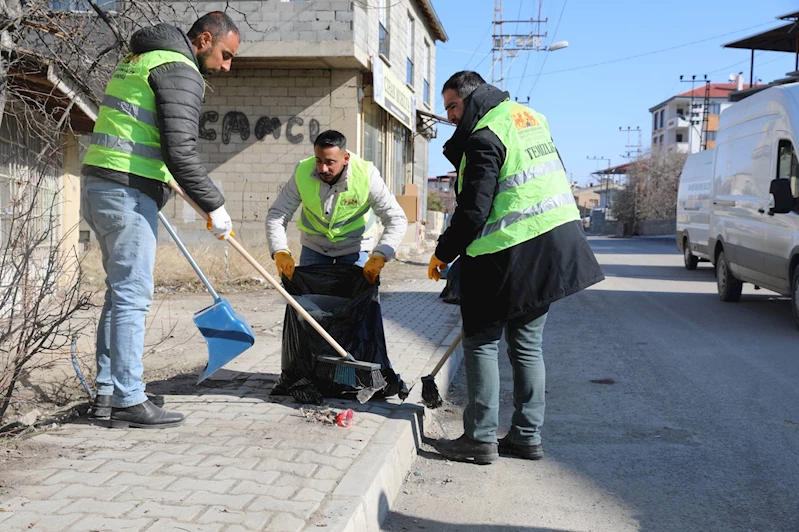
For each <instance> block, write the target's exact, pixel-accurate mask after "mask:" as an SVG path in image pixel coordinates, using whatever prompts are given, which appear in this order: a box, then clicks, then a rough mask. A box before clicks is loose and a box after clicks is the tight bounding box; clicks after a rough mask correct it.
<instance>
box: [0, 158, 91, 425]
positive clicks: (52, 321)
mask: <svg viewBox="0 0 799 532" xmlns="http://www.w3.org/2000/svg"><path fill="white" fill-rule="evenodd" d="M48 166H49V165H44V167H45V168H47V167H48ZM52 181H53V178H52V175H48V172H46V171H45V172H41V173H40V174H39V175H38V176H36V177H35V178H34V179H31V180H29V181H27V182H23V181H20V182H19V183H18V186H17V193H16V195H15V197H14V198H12V201H11V204H10V205H8V206H6V209H7V213H6V215H5V218H6V220H7V226H4V228H3V229H4V230H3V235H2V236H3V238H4V242H3V248H2V252H1V254H0V309H2V310H0V420H2V419H3V418H4V417H5V414H6V411H7V410H8V408H9V406H11V404H12V403H13V401H14V392H15V390H16V386H17V383H18V382H20V380H22V379H25V378H27V376H28V375H29V374H30V372H31V371H32V370H34V369H36V368H37V367H41V366H42V365H44V364H47V363H48V360H49V357H48V355H51V354H56V353H58V352H60V350H62V349H63V348H64V347H65V346H66V345H68V343H69V342H70V340H71V338H72V336H73V335H75V334H77V333H78V332H79V331H80V330H81V329H82V328H83V327H84V326H85V322H82V321H81V320H76V319H75V317H76V314H77V313H79V312H80V311H82V310H84V309H86V308H88V307H89V306H90V297H91V294H90V293H88V292H86V291H85V290H84V289H83V286H82V282H81V270H80V268H79V267H77V264H78V257H77V256H74V255H72V256H64V255H62V246H60V244H61V242H62V241H63V240H64V239H65V238H66V237H67V236H68V231H67V232H66V233H67V234H63V235H59V233H60V232H61V231H60V230H61V228H60V224H59V221H58V212H59V205H58V202H59V196H60V194H59V193H58V191H57V190H55V191H53V189H52ZM72 230H74V228H73V229H72Z"/></svg>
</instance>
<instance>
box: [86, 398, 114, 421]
mask: <svg viewBox="0 0 799 532" xmlns="http://www.w3.org/2000/svg"><path fill="white" fill-rule="evenodd" d="M91 418H92V419H102V420H106V419H110V418H111V396H110V395H95V396H94V401H92V413H91Z"/></svg>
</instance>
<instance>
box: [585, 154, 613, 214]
mask: <svg viewBox="0 0 799 532" xmlns="http://www.w3.org/2000/svg"><path fill="white" fill-rule="evenodd" d="M585 158H586V159H588V160H589V161H607V162H608V167H607V169H608V170H609V169H610V159H608V158H607V157H602V156H598V157H597V156H588V155H586V157H585ZM607 175H608V174H605V209H604V211H603V212H604V214H605V219H606V220H607V217H608V207H609V206H610V178H609V177H607Z"/></svg>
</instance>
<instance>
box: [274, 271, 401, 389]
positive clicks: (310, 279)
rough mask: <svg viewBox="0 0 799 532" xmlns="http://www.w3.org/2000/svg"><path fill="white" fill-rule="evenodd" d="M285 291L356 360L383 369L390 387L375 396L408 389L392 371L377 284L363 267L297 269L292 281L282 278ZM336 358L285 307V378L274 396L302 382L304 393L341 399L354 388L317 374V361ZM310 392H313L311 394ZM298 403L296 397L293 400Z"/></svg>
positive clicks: (317, 335) (282, 365)
mask: <svg viewBox="0 0 799 532" xmlns="http://www.w3.org/2000/svg"><path fill="white" fill-rule="evenodd" d="M282 281H283V286H284V287H285V289H286V291H287V292H288V293H289V294H291V295H292V296H294V297H295V299H297V301H298V302H299V303H300V305H302V307H303V308H304V309H305V310H306V311H308V313H309V314H311V316H313V318H314V319H315V320H316V321H317V322H319V324H320V325H321V326H322V327H323V328H324V329H325V331H327V332H328V334H330V336H332V337H333V338H334V339H335V340H336V341H337V342H338V343H339V344H340V345H341V346H342V347H343V348H344V349H346V350H347V352H349V353H351V354H352V356H353V357H355V359H357V360H363V361H365V362H373V363H376V364H379V365H380V368H381V370H382V373H383V376H384V377H385V378H386V381H387V383H388V385H387V386H386V388H385V389H384V390H383V391H382V392H381V393H379V394H375V396H376V397H387V396H390V395H395V394H400V396H402V395H403V392H404V391H406V390H407V387H405V384H404V383H403V382H402V380H401V379H400V376H399V375H398V374H397V373H395V372H394V370H393V369H391V362H390V361H389V358H388V351H387V349H386V338H385V333H384V332H383V315H382V313H381V310H380V302H379V300H378V285H376V284H375V285H372V284H369V283H368V282H367V281H366V279H365V278H364V276H363V268H361V267H359V266H354V265H348V264H317V265H313V266H299V267H297V268H295V270H294V275H293V276H292V279H291V280H289V279H287V278H286V277H283V278H282ZM322 354H328V355H335V354H336V352H335V350H334V349H333V348H332V347H330V345H329V344H328V343H327V342H326V341H325V339H324V338H322V337H321V336H320V335H319V333H317V332H316V330H314V328H313V327H312V326H311V325H310V324H309V323H308V322H307V321H305V320H304V319H303V318H302V317H301V316H300V315H299V314H298V313H297V311H296V310H294V309H293V308H292V307H291V306H290V305H286V315H285V318H284V321H283V349H282V358H281V374H280V378H279V379H278V382H277V384H275V387H274V388H273V389H272V394H273V395H291V394H292V387H294V389H295V390H296V387H295V384H296V383H297V382H298V381H301V380H303V379H305V380H306V381H309V382H310V384H308V382H303V390H304V392H303V393H306V392H310V393H315V391H318V392H319V393H321V394H322V395H324V396H326V397H341V396H345V395H347V394H348V393H351V392H353V391H354V389H353V388H351V387H349V386H346V385H342V384H338V383H336V382H334V381H331V380H327V379H323V378H320V377H318V376H317V375H316V364H317V357H318V356H319V355H322ZM310 387H313V388H315V390H311V389H310ZM295 399H296V398H295Z"/></svg>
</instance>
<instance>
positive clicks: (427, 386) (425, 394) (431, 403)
mask: <svg viewBox="0 0 799 532" xmlns="http://www.w3.org/2000/svg"><path fill="white" fill-rule="evenodd" d="M422 402H423V403H424V405H425V406H426V407H427V408H438V407H439V406H441V405H442V404H444V400H443V399H442V398H441V394H439V393H438V385H437V384H436V378H435V377H433V376H432V375H428V376H426V377H422Z"/></svg>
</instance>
